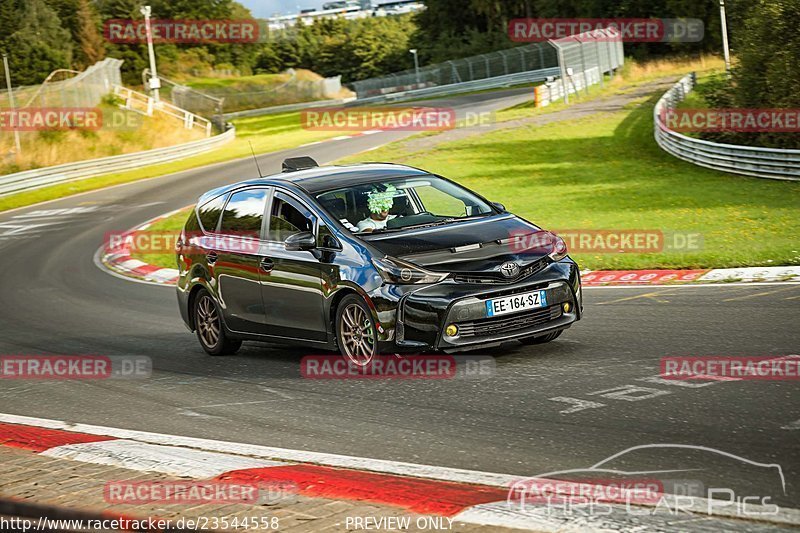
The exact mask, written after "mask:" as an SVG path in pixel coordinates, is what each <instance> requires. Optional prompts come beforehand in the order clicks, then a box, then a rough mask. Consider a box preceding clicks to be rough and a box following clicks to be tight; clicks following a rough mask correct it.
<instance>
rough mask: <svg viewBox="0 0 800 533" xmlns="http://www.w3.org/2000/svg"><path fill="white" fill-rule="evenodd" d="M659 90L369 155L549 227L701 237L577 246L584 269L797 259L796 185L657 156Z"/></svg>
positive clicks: (799, 196)
mask: <svg viewBox="0 0 800 533" xmlns="http://www.w3.org/2000/svg"><path fill="white" fill-rule="evenodd" d="M659 97H660V95H654V96H653V97H652V98H650V99H649V100H648V101H647V102H645V103H643V104H639V105H636V106H632V107H631V108H630V109H627V110H625V111H621V112H616V113H603V114H598V115H593V116H592V117H588V118H585V119H581V120H574V121H568V122H557V123H551V124H548V125H544V126H528V127H522V128H517V129H512V130H505V131H498V132H493V133H487V134H484V135H481V136H476V137H471V138H467V139H464V140H459V141H454V142H449V143H445V144H440V145H436V146H435V147H433V148H430V149H427V150H425V151H423V152H416V153H406V152H404V151H403V149H402V148H401V147H402V143H396V144H393V145H389V146H386V147H384V148H382V149H380V150H377V151H373V152H370V153H369V156H368V158H369V159H370V160H372V161H391V162H396V163H407V164H410V165H413V166H418V167H422V168H425V169H428V170H431V171H433V172H436V173H440V174H442V175H444V176H447V177H450V178H453V179H456V180H457V181H459V182H460V183H462V184H464V185H466V186H467V187H470V188H472V189H475V190H476V191H478V192H480V193H481V194H483V195H484V196H486V197H488V198H490V199H491V200H494V201H499V202H502V203H504V204H505V205H506V206H507V207H508V208H509V210H511V211H513V212H515V213H517V214H519V215H521V216H523V217H525V218H528V219H530V220H532V221H534V222H536V223H538V224H540V225H541V226H543V227H545V228H548V229H553V230H558V229H561V230H582V229H603V230H618V229H639V230H661V231H664V232H687V233H700V234H701V235H702V241H703V242H702V247H701V249H699V250H697V251H693V252H691V253H674V252H673V253H658V254H623V253H617V254H602V253H597V254H576V256H575V257H576V259H577V260H578V261H579V262H580V263H581V266H582V267H585V268H590V269H604V268H610V269H625V268H651V267H652V268H659V267H663V268H705V267H734V266H768V265H775V266H777V265H787V264H792V265H797V264H800V238H798V235H800V222H798V216H797V214H798V208H800V184H797V183H790V182H779V181H771V180H760V179H754V178H745V177H738V176H734V175H726V174H721V173H717V172H714V171H710V170H704V169H701V168H698V167H695V166H694V165H691V164H689V163H684V162H682V161H680V160H678V159H675V158H673V157H672V156H670V155H668V154H666V153H664V152H663V151H661V149H660V148H658V146H657V145H656V144H655V142H654V140H653V124H652V109H653V105H654V104H655V102H656V100H657V99H658V98H659ZM360 159H364V156H355V157H348V158H345V159H343V160H342V161H341V162H354V161H357V160H360Z"/></svg>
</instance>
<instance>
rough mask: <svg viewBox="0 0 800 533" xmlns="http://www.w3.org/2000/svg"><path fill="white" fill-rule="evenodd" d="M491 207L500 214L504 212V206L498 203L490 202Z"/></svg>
mask: <svg viewBox="0 0 800 533" xmlns="http://www.w3.org/2000/svg"><path fill="white" fill-rule="evenodd" d="M492 205H493V206H495V208H497V209H499V210H500V212H501V213H505V212H506V206H504V205H503V204H501V203H500V202H492Z"/></svg>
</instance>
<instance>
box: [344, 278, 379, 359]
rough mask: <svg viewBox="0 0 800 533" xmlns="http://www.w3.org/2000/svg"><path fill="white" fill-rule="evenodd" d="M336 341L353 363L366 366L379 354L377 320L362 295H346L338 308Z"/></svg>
mask: <svg viewBox="0 0 800 533" xmlns="http://www.w3.org/2000/svg"><path fill="white" fill-rule="evenodd" d="M336 341H337V342H338V344H339V352H340V353H341V354H342V355H343V356H344V357H345V358H346V359H347V360H348V361H350V362H351V363H353V364H354V365H357V366H366V365H368V364H369V363H370V362H371V361H372V359H373V358H374V357H375V356H376V355H378V337H377V332H376V331H375V322H374V321H373V320H372V313H371V312H370V309H369V307H368V306H367V304H366V302H365V301H364V299H363V298H361V297H360V296H357V295H355V294H349V295H347V296H345V297H344V298H343V299H342V301H341V302H340V303H339V307H337V308H336Z"/></svg>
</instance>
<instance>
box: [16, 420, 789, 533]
mask: <svg viewBox="0 0 800 533" xmlns="http://www.w3.org/2000/svg"><path fill="white" fill-rule="evenodd" d="M0 421H2V422H6V423H10V424H24V425H30V426H38V427H46V428H51V429H63V430H67V431H77V432H82V433H89V434H92V435H106V436H111V437H118V438H121V439H125V440H124V441H108V442H99V443H87V444H71V445H66V446H59V447H56V448H53V449H51V450H48V451H45V452H44V454H45V455H48V456H51V457H61V458H68V459H75V460H79V461H80V460H83V461H85V460H87V459H88V460H89V461H90V462H98V463H100V464H109V465H115V466H124V467H126V468H139V469H143V470H148V471H156V472H165V473H171V474H176V475H188V476H194V477H198V476H203V475H205V476H206V477H213V476H214V475H219V474H220V473H222V472H220V470H221V469H223V468H226V469H227V470H225V471H229V470H235V469H240V468H253V467H255V468H258V467H261V466H265V467H271V466H279V465H282V464H285V462H290V463H294V462H301V463H316V464H322V465H326V466H333V467H343V468H351V469H356V470H367V471H372V472H381V473H387V474H396V475H401V476H412V477H421V478H427V479H433V480H440V481H454V482H460V483H468V484H476V485H489V486H495V487H503V488H507V487H510V486H512V484H513V483H514V482H517V481H520V480H522V479H524V478H522V477H520V476H511V475H508V474H494V473H488V472H477V471H474V470H461V469H455V468H446V467H437V466H430V465H419V464H413V463H402V462H395V461H386V460H381V459H368V458H362V457H352V456H345V455H335V454H326V453H319V452H307V451H302V450H289V449H284V448H271V447H266V446H259V445H252V444H239V443H233V442H225V441H216V440H207V439H198V438H192V437H180V436H174V435H164V434H160V433H149V432H144V431H134V430H126V429H118V428H108V427H102V426H93V425H87V424H69V423H67V422H63V421H59V420H48V419H42V418H33V417H26V416H19V415H11V414H0ZM132 441H135V442H132ZM120 442H121V444H120ZM115 443H116V444H115ZM154 445H157V446H154ZM211 452H218V453H211ZM275 459H280V460H282V461H284V463H278V462H275V461H274V460H275ZM218 461H221V462H224V463H226V464H225V465H224V466H223V465H222V463H220V462H218ZM218 465H219V467H218ZM195 467H197V468H200V469H203V468H205V470H196V469H195ZM181 472H182V473H181ZM672 498H673V497H672V496H664V499H666V500H670V499H672ZM709 505H710V503H709V501H708V500H705V499H702V498H693V500H692V502H691V505H688V506H687V504H686V503H685V502H684V503H683V505H682V507H681V509H689V510H691V511H692V512H693V513H697V515H687V516H690V517H691V518H687V519H686V520H687V522H682V523H681V524H680V525H678V526H677V527H673V528H672V529H671V530H674V531H692V529H693V528H692V527H691V524H692V522H693V521H699V522H700V524H701V526H708V525H716V524H720V525H722V524H726V525H728V526H729V527H730V523H728V522H720V521H719V519H721V518H727V517H730V518H737V512H736V509H735V508H734V509H731V508H729V507H720V502H716V503H715V505H714V511H715V516H714V517H713V518H709V517H708V516H707V515H704V510H705V509H708V508H709ZM756 507H758V506H757V505H749V504H748V509H749V510H751V511H752V510H755V508H756ZM659 508H660V506H659V507H653V506H647V507H644V506H640V507H639V508H638V509H637V510H638V511H639V513H638V514H634V513H631V512H627V510H625V511H624V512H621V513H617V512H615V513H613V515H612V516H599V517H591V516H589V517H586V516H582V515H578V516H576V515H575V514H569V515H568V516H564V517H559V516H557V515H553V514H546V515H544V516H543V517H539V516H536V515H534V516H531V515H532V513H531V510H530V509H527V510H526V512H521V511H520V510H517V509H515V508H514V505H511V506H509V505H508V503H507V501H499V502H494V503H488V504H483V505H478V506H473V507H471V508H469V509H466V510H465V511H462V512H461V513H459V514H458V515H456V517H455V521H457V522H468V523H474V524H485V525H497V526H501V525H504V526H509V527H516V528H521V529H526V530H530V529H534V528H535V530H536V531H599V530H613V531H631V530H634V527H635V528H636V529H638V530H641V531H645V530H653V529H658V527H657V526H658V525H659V524H660V523H662V522H663V523H664V525H666V523H665V522H664V517H663V516H652V515H653V514H655V513H656V511H657V510H658V509H659ZM671 508H676V506H675V505H672V506H671ZM765 509H766V508H765ZM668 518H670V519H671V520H672V521H674V520H676V517H675V516H672V515H671V516H669V517H668ZM761 521H762V523H763V522H764V521H768V522H772V523H781V524H792V525H800V510H797V509H789V508H781V509H780V512H779V514H777V515H770V516H763V515H762V516H761ZM739 524H740V525H741V526H742V529H743V530H748V529H750V528H752V526H753V525H755V524H756V523H755V522H752V521H742V522H740V523H739ZM734 525H735V524H734ZM683 526H689V527H683ZM748 526H750V527H748ZM668 529H669V528H668ZM716 529H717V530H720V528H719V527H717V528H716ZM722 529H725V528H722ZM732 529H733V530H736V529H738V528H737V527H733V528H732ZM704 530H707V527H706V528H705V529H704ZM728 530H730V529H728Z"/></svg>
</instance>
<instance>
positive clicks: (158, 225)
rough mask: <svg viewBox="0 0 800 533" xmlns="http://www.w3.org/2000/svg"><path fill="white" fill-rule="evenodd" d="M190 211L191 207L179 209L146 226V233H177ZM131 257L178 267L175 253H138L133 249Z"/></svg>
mask: <svg viewBox="0 0 800 533" xmlns="http://www.w3.org/2000/svg"><path fill="white" fill-rule="evenodd" d="M191 211H192V208H191V207H187V208H186V209H181V210H180V211H178V212H176V213H173V214H172V215H170V216H168V217H166V218H164V219H162V220H159V221H158V222H155V223H153V224H152V225H151V226H150V227H149V228H147V233H159V232H161V233H164V234H167V235H173V234H177V233H179V232H180V231H181V230H182V229H183V226H184V225H185V224H186V220H187V219H188V218H189V213H190V212H191ZM131 257H132V258H133V259H138V260H139V261H144V262H145V263H147V264H148V265H155V266H159V267H162V268H178V265H177V264H176V259H175V254H174V253H172V252H165V253H139V252H135V251H134V252H132V253H131Z"/></svg>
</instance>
